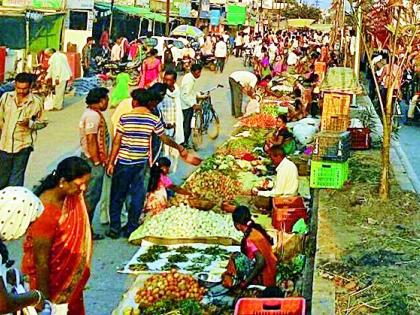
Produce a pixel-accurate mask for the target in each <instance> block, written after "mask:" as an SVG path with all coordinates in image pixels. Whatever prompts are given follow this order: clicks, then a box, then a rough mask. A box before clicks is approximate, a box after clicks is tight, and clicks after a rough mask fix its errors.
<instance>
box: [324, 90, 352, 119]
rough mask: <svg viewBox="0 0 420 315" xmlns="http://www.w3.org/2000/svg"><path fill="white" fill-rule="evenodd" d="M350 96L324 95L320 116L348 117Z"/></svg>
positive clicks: (338, 94)
mask: <svg viewBox="0 0 420 315" xmlns="http://www.w3.org/2000/svg"><path fill="white" fill-rule="evenodd" d="M351 97H352V96H351V95H350V94H341V93H324V98H323V104H322V115H340V116H349V115H350V104H351Z"/></svg>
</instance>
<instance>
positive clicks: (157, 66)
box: [139, 48, 162, 88]
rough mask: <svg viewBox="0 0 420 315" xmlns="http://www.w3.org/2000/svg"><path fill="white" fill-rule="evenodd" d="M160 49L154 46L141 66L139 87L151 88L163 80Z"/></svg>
mask: <svg viewBox="0 0 420 315" xmlns="http://www.w3.org/2000/svg"><path fill="white" fill-rule="evenodd" d="M157 54H158V51H157V49H155V48H153V49H151V50H150V52H149V55H148V57H147V58H146V59H145V60H144V61H143V63H142V66H141V78H140V83H139V88H149V87H151V86H152V85H153V84H155V83H157V82H161V79H162V78H161V76H162V74H161V73H162V62H161V61H160V59H159V58H157Z"/></svg>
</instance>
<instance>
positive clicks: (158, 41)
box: [140, 36, 185, 60]
mask: <svg viewBox="0 0 420 315" xmlns="http://www.w3.org/2000/svg"><path fill="white" fill-rule="evenodd" d="M145 39H146V36H142V37H140V40H142V41H144V40H145ZM152 39H153V40H154V41H155V44H154V45H152V46H153V48H155V49H156V50H157V51H158V56H159V57H161V58H163V54H164V52H165V48H164V47H165V46H169V45H173V46H174V48H173V49H171V50H172V54H173V55H174V56H173V57H174V60H178V59H179V58H181V57H182V49H184V46H185V44H184V42H183V41H182V40H179V39H177V38H174V37H164V36H152ZM150 42H152V41H150Z"/></svg>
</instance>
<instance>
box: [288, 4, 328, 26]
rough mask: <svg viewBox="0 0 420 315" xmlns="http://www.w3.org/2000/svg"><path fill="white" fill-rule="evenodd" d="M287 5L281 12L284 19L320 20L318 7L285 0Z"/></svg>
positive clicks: (320, 14)
mask: <svg viewBox="0 0 420 315" xmlns="http://www.w3.org/2000/svg"><path fill="white" fill-rule="evenodd" d="M287 4H288V5H287V7H286V9H285V10H284V11H283V12H282V16H283V17H285V18H286V19H314V20H317V21H318V20H321V19H322V12H321V10H320V9H319V8H316V7H314V6H311V5H308V4H305V3H304V4H298V3H297V2H296V1H294V0H289V1H287Z"/></svg>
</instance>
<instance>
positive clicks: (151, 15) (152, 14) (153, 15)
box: [145, 12, 166, 23]
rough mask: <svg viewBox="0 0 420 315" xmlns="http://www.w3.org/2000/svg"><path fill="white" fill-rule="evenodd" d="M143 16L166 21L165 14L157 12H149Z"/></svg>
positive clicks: (157, 20)
mask: <svg viewBox="0 0 420 315" xmlns="http://www.w3.org/2000/svg"><path fill="white" fill-rule="evenodd" d="M145 17H146V19H149V20H153V21H156V22H160V23H165V22H166V16H165V15H163V14H159V13H154V12H150V13H148V14H147V15H146V16H145Z"/></svg>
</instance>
